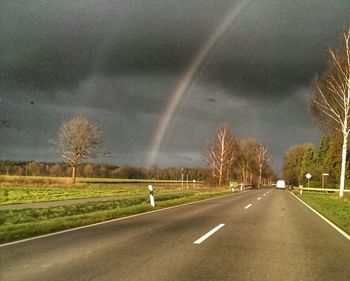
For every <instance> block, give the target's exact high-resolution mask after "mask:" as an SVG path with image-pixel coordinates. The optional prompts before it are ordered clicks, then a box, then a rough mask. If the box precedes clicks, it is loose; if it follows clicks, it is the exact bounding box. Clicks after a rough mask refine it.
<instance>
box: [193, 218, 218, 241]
mask: <svg viewBox="0 0 350 281" xmlns="http://www.w3.org/2000/svg"><path fill="white" fill-rule="evenodd" d="M224 226H225V224H223V223H221V224H219V225H218V226H216V227H214V228H213V229H212V230H210V231H209V232H207V233H206V234H204V235H203V236H202V237H201V238H199V239H197V240H196V241H194V242H193V244H196V245H198V244H200V243H202V242H203V241H204V240H206V239H208V238H209V237H210V236H212V235H213V234H214V233H215V232H217V231H218V230H219V229H220V228H222V227H224Z"/></svg>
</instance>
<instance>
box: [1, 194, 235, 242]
mask: <svg viewBox="0 0 350 281" xmlns="http://www.w3.org/2000/svg"><path fill="white" fill-rule="evenodd" d="M226 194H229V195H231V193H230V192H229V191H228V192H223V191H216V192H215V191H212V192H202V193H201V192H198V191H195V192H186V193H178V194H168V195H162V196H157V197H156V207H155V208H152V207H151V206H150V203H149V199H147V198H131V199H122V200H114V201H104V202H89V203H84V204H75V205H65V206H57V207H49V208H29V209H20V210H3V211H0V243H5V242H10V241H14V240H19V239H24V238H28V237H33V236H38V235H43V234H47V233H52V232H57V231H61V230H66V229H70V228H76V227H81V226H85V225H89V224H94V223H98V222H102V221H109V220H113V219H116V218H121V217H126V216H130V215H134V214H139V213H145V212H150V211H151V210H155V209H162V208H166V207H170V206H176V205H181V204H185V203H191V202H194V201H199V200H204V199H208V198H212V197H217V196H222V195H226Z"/></svg>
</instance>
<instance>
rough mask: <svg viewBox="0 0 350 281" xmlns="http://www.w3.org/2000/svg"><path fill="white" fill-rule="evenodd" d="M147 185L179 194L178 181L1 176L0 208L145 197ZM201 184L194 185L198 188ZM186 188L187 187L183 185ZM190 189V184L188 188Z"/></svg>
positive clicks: (156, 191) (158, 191) (161, 190)
mask: <svg viewBox="0 0 350 281" xmlns="http://www.w3.org/2000/svg"><path fill="white" fill-rule="evenodd" d="M148 184H152V185H153V186H154V191H155V193H157V194H162V193H167V192H169V191H179V190H180V189H181V186H182V185H181V182H178V181H158V180H157V181H152V180H151V181H150V180H137V181H136V180H123V179H98V178H96V179H78V182H77V183H76V184H72V183H71V181H70V179H67V178H55V177H17V176H0V205H5V204H15V203H32V202H46V201H55V200H69V199H80V198H94V197H103V196H118V195H121V196H126V195H129V196H130V195H142V194H148V189H147V187H148ZM201 185H202V183H196V186H197V187H200V186H201ZM185 187H186V185H185ZM189 187H192V184H190V185H189Z"/></svg>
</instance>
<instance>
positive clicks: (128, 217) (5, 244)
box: [0, 193, 239, 248]
mask: <svg viewBox="0 0 350 281" xmlns="http://www.w3.org/2000/svg"><path fill="white" fill-rule="evenodd" d="M236 194H239V193H232V194H227V195H223V196H217V197H212V198H208V199H204V200H199V201H195V202H189V203H185V204H182V205H177V206H171V207H167V208H162V209H158V210H154V211H149V212H145V213H140V214H135V215H130V216H126V217H121V218H116V219H111V220H107V221H102V222H97V223H93V224H88V225H84V226H79V227H75V228H71V229H66V230H61V231H56V232H53V233H48V234H44V235H39V236H35V237H30V238H26V239H22V240H17V241H13V242H8V243H4V244H0V248H1V247H6V246H10V245H14V244H19V243H24V242H28V241H32V240H37V239H41V238H46V237H50V236H54V235H59V234H64V233H67V232H72V231H76V230H81V229H85V228H89V227H95V226H99V225H103V224H107V223H112V222H116V221H121V220H126V219H130V218H135V217H140V216H145V215H148V214H152V213H156V212H161V211H166V210H170V209H175V208H179V207H182V206H186V205H194V204H197V203H200V202H205V201H209V200H214V199H218V198H222V197H227V196H232V195H236Z"/></svg>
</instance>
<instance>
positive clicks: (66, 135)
mask: <svg viewBox="0 0 350 281" xmlns="http://www.w3.org/2000/svg"><path fill="white" fill-rule="evenodd" d="M101 144H102V139H101V131H100V128H99V127H98V126H97V125H96V124H94V123H93V122H91V121H89V120H88V119H86V118H84V117H76V118H73V119H72V120H70V121H68V122H64V123H63V124H62V125H61V127H60V130H59V133H58V142H57V144H56V151H57V153H58V154H59V155H61V156H62V157H63V159H64V160H66V161H67V162H68V163H69V164H70V165H71V167H72V179H73V182H75V177H76V168H77V165H78V164H79V163H80V161H81V160H82V159H87V158H92V157H96V156H97V154H98V149H99V147H100V145H101Z"/></svg>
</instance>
